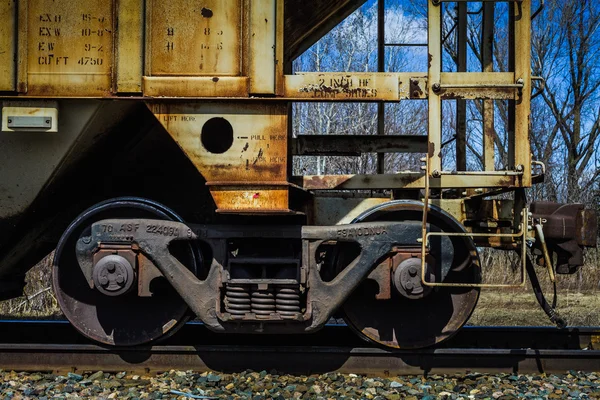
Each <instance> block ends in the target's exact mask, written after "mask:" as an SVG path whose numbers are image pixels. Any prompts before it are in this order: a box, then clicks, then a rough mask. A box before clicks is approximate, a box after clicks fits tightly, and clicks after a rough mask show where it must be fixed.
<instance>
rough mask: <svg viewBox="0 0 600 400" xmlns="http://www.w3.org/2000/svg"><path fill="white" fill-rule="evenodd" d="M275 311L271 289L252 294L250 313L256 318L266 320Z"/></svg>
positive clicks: (273, 295)
mask: <svg viewBox="0 0 600 400" xmlns="http://www.w3.org/2000/svg"><path fill="white" fill-rule="evenodd" d="M275 311H276V308H275V294H274V293H273V289H267V290H255V291H253V292H252V312H253V313H254V314H256V317H257V318H268V317H269V316H270V315H271V314H272V313H274V312H275Z"/></svg>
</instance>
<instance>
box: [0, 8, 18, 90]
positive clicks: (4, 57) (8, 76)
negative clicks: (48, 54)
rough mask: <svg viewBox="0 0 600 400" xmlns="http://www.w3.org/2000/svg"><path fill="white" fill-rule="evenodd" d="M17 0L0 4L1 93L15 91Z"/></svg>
mask: <svg viewBox="0 0 600 400" xmlns="http://www.w3.org/2000/svg"><path fill="white" fill-rule="evenodd" d="M16 8H17V7H16V0H5V1H2V2H0V21H2V22H1V23H0V91H14V90H16V85H15V72H16V71H15V48H16V46H15V44H16V40H17V38H16V34H15V26H16V25H15V22H16V18H17V16H16Z"/></svg>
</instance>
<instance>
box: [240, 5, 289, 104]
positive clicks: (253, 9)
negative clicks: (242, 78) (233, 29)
mask: <svg viewBox="0 0 600 400" xmlns="http://www.w3.org/2000/svg"><path fill="white" fill-rule="evenodd" d="M277 25H278V21H277V0H253V1H251V3H250V28H249V30H250V32H249V37H250V61H249V65H248V76H249V77H250V88H249V91H250V93H253V94H275V89H276V87H275V86H276V72H277V70H276V68H275V60H276V58H277V57H276V53H275V52H276V49H277V41H282V40H283V38H282V37H279V40H278V38H277V36H276V35H277ZM281 61H282V62H283V60H281Z"/></svg>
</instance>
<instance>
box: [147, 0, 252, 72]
mask: <svg viewBox="0 0 600 400" xmlns="http://www.w3.org/2000/svg"><path fill="white" fill-rule="evenodd" d="M148 5H149V7H150V10H149V29H147V34H148V35H150V38H149V44H150V45H149V49H148V53H147V57H146V62H147V63H148V64H149V65H147V68H146V70H147V72H148V75H152V76H160V75H162V76H169V75H171V76H172V75H184V76H207V75H208V76H239V75H240V74H241V61H240V60H241V58H240V56H241V43H242V41H241V25H242V24H241V19H242V7H241V0H228V1H223V0H205V1H203V2H202V3H201V4H200V3H199V2H198V1H196V0H172V1H162V0H161V1H158V0H150V1H149V2H148ZM148 67H149V68H148Z"/></svg>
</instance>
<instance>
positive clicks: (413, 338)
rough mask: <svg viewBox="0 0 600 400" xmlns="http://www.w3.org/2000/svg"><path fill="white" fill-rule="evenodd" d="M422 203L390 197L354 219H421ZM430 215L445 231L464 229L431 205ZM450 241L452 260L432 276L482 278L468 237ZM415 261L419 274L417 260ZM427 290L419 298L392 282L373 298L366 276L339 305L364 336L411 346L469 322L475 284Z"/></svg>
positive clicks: (463, 279)
mask: <svg viewBox="0 0 600 400" xmlns="http://www.w3.org/2000/svg"><path fill="white" fill-rule="evenodd" d="M422 209H423V205H422V203H418V202H412V201H396V202H390V203H387V204H384V205H382V206H380V207H376V208H374V209H372V210H370V211H368V212H366V213H365V214H363V215H361V216H360V217H358V218H357V219H356V220H355V221H354V222H368V221H421V219H422ZM428 215H429V221H428V222H429V223H430V225H434V226H436V227H438V228H439V229H441V230H442V231H444V232H462V231H463V228H462V226H461V225H460V224H459V223H458V222H456V221H455V220H454V218H452V217H451V216H450V215H448V214H446V213H445V212H444V211H442V210H440V209H437V208H433V207H432V210H431V211H430V213H429V214H428ZM451 243H452V247H453V251H454V257H453V259H452V261H451V263H449V262H447V261H446V262H445V263H446V264H448V265H437V267H436V268H434V269H432V273H433V274H434V275H435V279H436V281H437V282H439V281H444V282H470V283H478V282H480V281H481V270H480V264H479V257H478V255H477V250H476V248H475V246H474V245H473V242H472V241H471V239H469V238H457V237H455V238H452V240H451ZM417 247H418V246H417ZM432 251H433V249H432ZM440 258H441V257H440ZM418 265H419V267H418V268H419V275H418V276H419V277H420V261H419V263H418ZM397 268H398V267H397ZM397 268H396V269H397ZM411 268H414V267H413V266H411ZM413 272H414V271H413ZM393 279H394V274H392V280H393ZM419 280H420V279H419ZM411 287H412V283H411ZM425 290H429V292H428V293H426V292H425V293H424V294H422V298H416V297H417V296H415V298H407V297H406V296H405V295H402V294H401V293H400V292H401V291H400V290H395V284H394V283H393V282H392V285H391V298H390V299H388V300H377V299H376V298H375V296H376V295H377V293H378V292H379V287H378V285H377V283H376V282H375V281H373V280H371V279H366V280H365V281H364V282H363V283H362V284H361V285H360V286H359V287H358V288H357V289H356V290H355V291H354V292H353V293H352V294H351V295H350V297H349V298H348V300H347V301H346V303H345V304H344V306H343V311H344V313H345V320H346V323H347V324H348V325H349V326H350V327H351V328H352V329H354V330H355V331H356V332H357V333H358V334H359V335H360V336H361V337H363V338H364V339H367V340H369V341H372V342H375V343H378V344H380V345H383V346H386V347H392V348H399V349H414V348H421V347H427V346H432V345H435V344H437V343H440V342H441V341H443V340H446V339H448V338H449V337H451V336H452V335H453V334H455V333H456V332H457V331H458V330H459V329H460V328H461V327H462V326H463V325H464V324H465V323H466V322H467V320H468V319H469V317H470V316H471V313H472V312H473V310H474V309H475V306H476V304H477V300H478V298H479V289H477V288H446V287H444V288H434V289H430V288H425Z"/></svg>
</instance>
